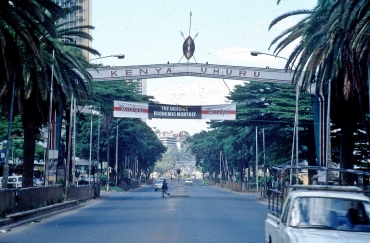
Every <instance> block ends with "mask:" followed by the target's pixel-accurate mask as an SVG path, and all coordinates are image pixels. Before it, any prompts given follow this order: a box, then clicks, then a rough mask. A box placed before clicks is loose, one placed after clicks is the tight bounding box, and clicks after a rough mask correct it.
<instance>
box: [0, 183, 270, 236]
mask: <svg viewBox="0 0 370 243" xmlns="http://www.w3.org/2000/svg"><path fill="white" fill-rule="evenodd" d="M186 189H187V194H188V195H189V197H165V198H162V193H161V192H159V191H158V192H155V191H154V187H153V186H145V187H142V188H140V189H138V190H135V191H131V192H124V193H112V194H110V195H109V196H108V197H106V198H104V199H103V200H97V201H96V202H94V203H91V204H89V205H86V206H84V207H82V208H79V209H77V210H72V211H69V212H66V213H62V214H59V215H56V216H52V217H49V218H45V219H43V220H41V221H40V222H36V223H31V224H27V225H23V226H19V227H16V228H12V230H11V231H10V232H7V233H2V234H1V233H0V242H79V243H83V242H89V243H92V242H184V243H185V242H186V243H192V242H223V243H224V242H233V243H236V242H255V243H256V242H264V239H263V234H264V219H265V217H266V212H267V206H266V204H265V203H261V202H260V201H257V200H256V198H257V197H258V195H257V194H243V193H234V192H230V191H228V190H225V189H217V188H215V187H211V186H206V187H204V186H202V184H201V181H195V184H194V186H186ZM174 190H175V183H170V184H169V192H170V193H171V192H172V193H173V192H174Z"/></svg>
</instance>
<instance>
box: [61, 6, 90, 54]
mask: <svg viewBox="0 0 370 243" xmlns="http://www.w3.org/2000/svg"><path fill="white" fill-rule="evenodd" d="M54 2H55V3H56V4H58V5H59V6H66V7H70V6H75V5H79V6H81V7H82V9H80V10H79V11H77V12H74V13H73V14H69V15H68V16H67V17H66V18H65V19H64V20H59V21H57V24H60V23H63V22H69V23H68V24H67V26H66V27H68V28H69V27H76V26H82V25H92V19H91V18H92V12H91V9H92V7H91V6H92V0H54ZM66 2H68V3H66ZM83 31H84V32H86V33H88V34H89V35H91V30H90V29H83ZM74 41H75V42H76V43H78V44H82V45H85V46H88V47H91V41H89V40H87V39H83V38H80V37H76V38H75V39H74ZM83 54H84V56H85V57H86V59H87V60H90V59H91V58H90V53H89V52H88V51H83Z"/></svg>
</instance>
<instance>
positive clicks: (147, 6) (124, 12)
mask: <svg viewBox="0 0 370 243" xmlns="http://www.w3.org/2000/svg"><path fill="white" fill-rule="evenodd" d="M276 3H277V0H233V1H230V0H229V1H226V0H213V1H210V0H187V1H175V0H109V1H107V0H93V1H92V25H93V26H94V27H95V30H93V32H92V36H93V42H92V47H93V48H95V49H97V50H98V51H99V52H100V53H101V57H104V56H110V55H116V54H125V58H124V59H117V58H114V57H109V58H103V59H99V60H95V61H92V62H94V63H102V64H104V65H111V66H131V65H146V64H164V63H167V62H170V63H179V62H180V60H181V63H185V62H186V61H187V60H186V59H185V58H182V56H183V53H182V45H183V42H184V38H183V36H182V35H181V33H180V32H182V33H183V34H184V36H185V38H186V37H188V36H189V35H190V36H191V37H192V38H193V39H194V38H195V36H196V34H198V35H197V37H196V38H195V39H194V42H195V52H194V57H195V59H194V58H192V59H190V60H189V62H191V63H195V62H197V63H206V62H208V63H209V64H218V65H233V66H246V67H266V66H269V67H270V68H281V69H282V68H284V65H285V60H284V59H282V58H275V57H271V56H268V55H258V56H251V55H250V51H252V50H253V51H259V52H264V53H268V54H273V51H274V48H275V47H276V46H272V47H271V48H270V49H269V47H270V43H271V42H272V40H273V39H274V38H275V37H276V36H278V35H279V34H280V33H282V32H283V31H284V30H286V29H287V28H289V27H290V26H292V25H294V24H295V23H297V21H298V20H299V18H288V19H285V20H284V21H282V22H281V23H279V24H278V25H275V26H274V27H273V28H272V29H271V30H269V29H268V27H269V25H270V23H271V21H272V20H273V19H274V18H276V17H277V16H280V15H281V14H284V13H286V12H290V11H294V10H297V9H312V8H313V7H314V6H315V5H316V3H317V0H304V1H302V0H282V1H281V3H280V4H279V5H277V4H276ZM190 12H191V18H190ZM190 19H191V21H190ZM293 49H294V46H290V47H288V48H287V49H286V50H284V51H283V52H281V53H279V56H281V57H288V56H289V54H290V52H291V51H292V50H293ZM92 58H94V57H92ZM181 58H182V59H181ZM242 83H243V82H241V81H235V80H225V81H223V80H221V79H211V78H199V77H175V78H156V79H148V80H147V95H151V96H154V98H155V101H158V102H159V103H162V104H175V105H214V104H224V103H227V102H228V101H227V99H226V98H225V96H227V95H228V94H229V92H230V91H229V90H233V87H234V85H237V84H242ZM123 119H124V118H123ZM206 121H208V120H184V119H182V120H181V119H152V120H148V121H147V124H148V125H149V126H150V127H152V128H155V129H159V130H160V131H162V132H163V131H187V132H189V133H190V134H191V135H193V134H194V133H198V132H200V131H202V130H207V124H206Z"/></svg>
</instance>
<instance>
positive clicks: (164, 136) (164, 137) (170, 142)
mask: <svg viewBox="0 0 370 243" xmlns="http://www.w3.org/2000/svg"><path fill="white" fill-rule="evenodd" d="M157 136H158V138H159V140H161V142H162V143H163V145H164V146H167V147H176V136H175V134H174V133H173V132H172V131H171V132H161V133H158V134H157Z"/></svg>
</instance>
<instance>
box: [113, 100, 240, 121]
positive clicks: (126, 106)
mask: <svg viewBox="0 0 370 243" xmlns="http://www.w3.org/2000/svg"><path fill="white" fill-rule="evenodd" d="M113 116H114V117H126V118H144V119H147V118H149V119H153V118H157V119H209V120H235V119H236V104H221V105H204V106H190V105H169V104H157V103H141V102H126V101H117V100H115V101H114V108H113Z"/></svg>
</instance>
